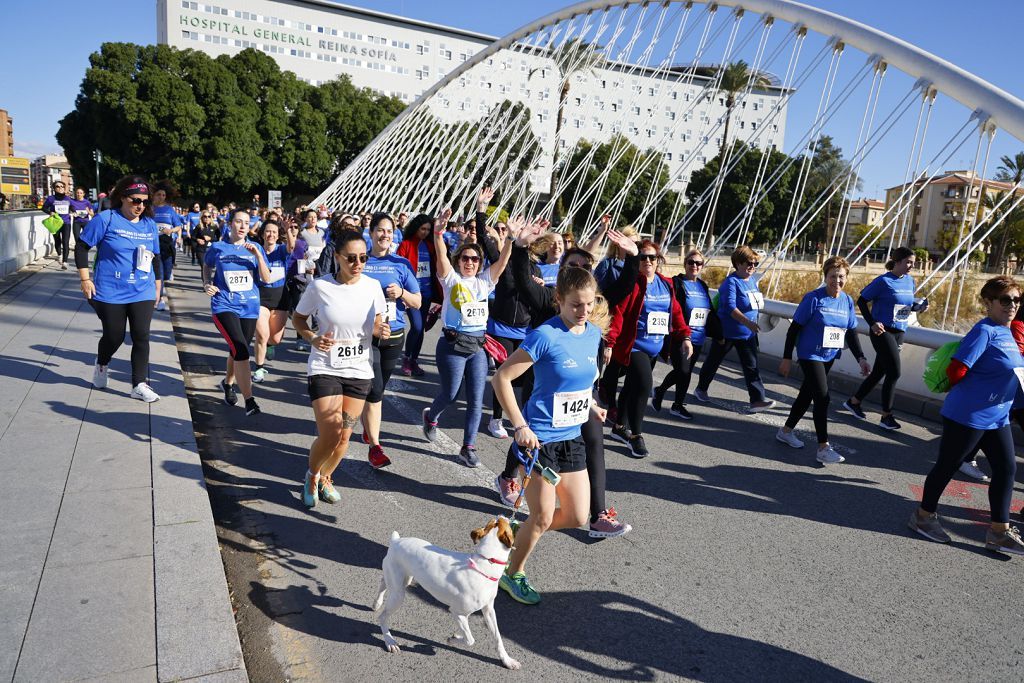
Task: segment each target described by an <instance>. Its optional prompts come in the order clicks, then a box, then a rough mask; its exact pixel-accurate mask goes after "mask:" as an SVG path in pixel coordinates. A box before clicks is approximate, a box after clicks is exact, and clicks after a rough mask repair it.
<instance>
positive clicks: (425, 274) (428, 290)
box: [416, 240, 434, 302]
mask: <svg viewBox="0 0 1024 683" xmlns="http://www.w3.org/2000/svg"><path fill="white" fill-rule="evenodd" d="M430 280H431V277H430V249H428V248H427V243H426V242H425V241H423V240H420V243H419V244H418V245H416V282H418V283H420V294H422V295H423V301H424V302H427V301H430V298H431V296H432V295H433V293H434V292H433V289H432V283H431V281H430Z"/></svg>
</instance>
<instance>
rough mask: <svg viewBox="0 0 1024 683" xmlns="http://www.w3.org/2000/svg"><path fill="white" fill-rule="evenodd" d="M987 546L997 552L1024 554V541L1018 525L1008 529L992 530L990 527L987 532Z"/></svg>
mask: <svg viewBox="0 0 1024 683" xmlns="http://www.w3.org/2000/svg"><path fill="white" fill-rule="evenodd" d="M985 547H986V548H988V549H989V550H994V551H995V552H997V553H1006V554H1007V555H1024V541H1022V540H1021V538H1020V531H1018V530H1017V527H1015V526H1011V527H1010V528H1009V529H1007V530H1006V531H992V528H991V527H989V530H988V533H986V534H985Z"/></svg>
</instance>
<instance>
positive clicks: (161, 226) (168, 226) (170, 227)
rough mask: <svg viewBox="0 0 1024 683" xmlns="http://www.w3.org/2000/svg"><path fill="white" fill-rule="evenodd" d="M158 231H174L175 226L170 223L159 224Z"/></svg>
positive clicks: (157, 225)
mask: <svg viewBox="0 0 1024 683" xmlns="http://www.w3.org/2000/svg"><path fill="white" fill-rule="evenodd" d="M156 229H157V230H159V231H160V232H163V231H164V230H174V226H173V225H171V224H170V223H157V224H156Z"/></svg>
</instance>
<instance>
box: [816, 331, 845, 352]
mask: <svg viewBox="0 0 1024 683" xmlns="http://www.w3.org/2000/svg"><path fill="white" fill-rule="evenodd" d="M845 339H846V330H844V329H843V328H841V327H826V328H825V331H824V333H823V334H822V336H821V347H822V348H824V349H841V348H843V342H844V341H845Z"/></svg>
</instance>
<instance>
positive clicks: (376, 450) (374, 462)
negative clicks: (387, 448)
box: [366, 446, 391, 470]
mask: <svg viewBox="0 0 1024 683" xmlns="http://www.w3.org/2000/svg"><path fill="white" fill-rule="evenodd" d="M366 459H367V460H369V461H370V467H372V468H373V469H375V470H379V469H381V468H382V467H387V466H388V465H390V464H391V460H389V459H388V456H386V455H384V449H383V448H381V447H380V446H370V454H369V455H368V456H367V458H366Z"/></svg>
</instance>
